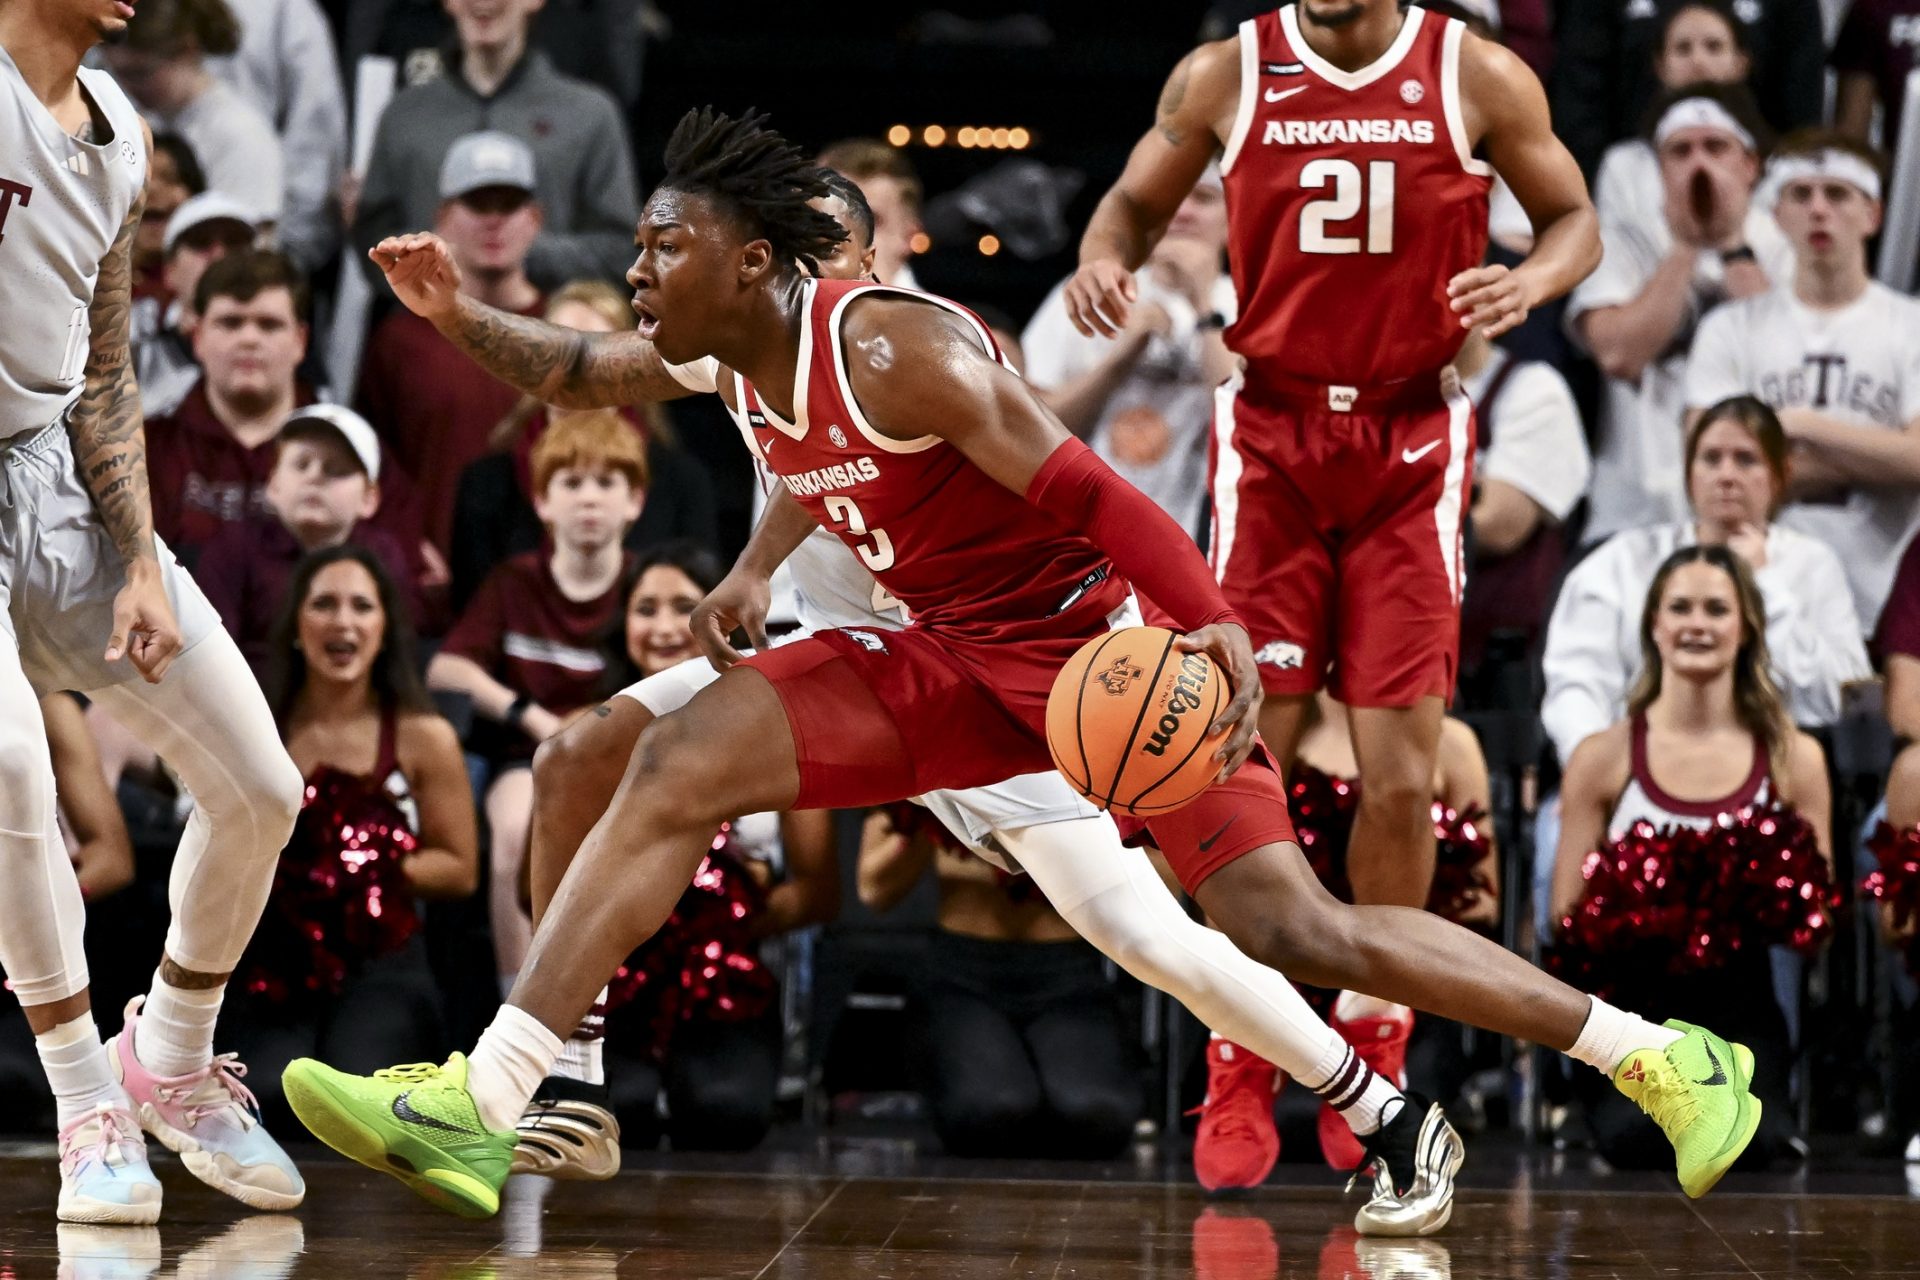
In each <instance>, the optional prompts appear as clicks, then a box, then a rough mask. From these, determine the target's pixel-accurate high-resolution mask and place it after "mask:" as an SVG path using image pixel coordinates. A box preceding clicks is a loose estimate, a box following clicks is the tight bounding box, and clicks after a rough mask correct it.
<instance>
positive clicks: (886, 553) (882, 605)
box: [826, 498, 907, 613]
mask: <svg viewBox="0 0 1920 1280" xmlns="http://www.w3.org/2000/svg"><path fill="white" fill-rule="evenodd" d="M826 507H827V515H828V516H830V517H832V518H833V519H834V520H837V521H839V522H840V523H841V524H843V525H845V526H846V529H847V532H848V533H850V534H852V535H853V536H854V537H856V538H868V539H871V540H872V541H871V544H868V543H862V544H861V545H859V546H856V547H855V548H854V552H855V553H856V554H858V555H859V557H860V563H861V564H864V565H865V566H867V570H868V571H869V572H871V573H885V572H886V571H887V570H888V569H891V568H893V539H892V538H889V537H888V536H887V531H886V530H885V529H869V528H867V518H866V517H865V516H863V515H861V514H860V508H859V507H858V506H856V505H855V504H854V501H853V499H851V498H828V499H827V501H826ZM906 607H907V606H906V605H904V604H902V603H901V602H900V601H899V600H896V599H894V597H893V596H892V595H890V594H889V593H888V591H887V589H886V588H885V587H883V586H881V585H880V584H879V583H878V582H875V583H874V584H873V611H874V612H875V613H885V612H887V611H888V610H889V609H900V610H905V609H906Z"/></svg>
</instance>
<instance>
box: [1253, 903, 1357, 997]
mask: <svg viewBox="0 0 1920 1280" xmlns="http://www.w3.org/2000/svg"><path fill="white" fill-rule="evenodd" d="M1350 910H1351V908H1349V907H1347V906H1345V905H1344V904H1343V903H1340V902H1337V901H1335V900H1334V899H1332V898H1328V899H1327V900H1326V902H1325V903H1315V904H1312V905H1310V906H1308V905H1303V906H1302V907H1301V909H1299V910H1297V911H1296V910H1294V909H1293V907H1292V905H1291V904H1289V907H1288V909H1287V910H1285V911H1284V912H1277V913H1276V914H1275V915H1274V916H1272V917H1270V918H1269V919H1266V920H1263V921H1261V922H1260V923H1259V924H1258V925H1257V926H1255V927H1254V928H1253V929H1252V930H1251V931H1250V932H1251V936H1250V937H1245V938H1234V939H1233V941H1234V942H1235V943H1237V944H1239V946H1240V948H1241V949H1242V950H1243V951H1245V952H1247V954H1249V955H1251V956H1253V957H1254V958H1255V959H1257V960H1259V961H1260V962H1261V963H1262V964H1264V965H1267V966H1268V967H1269V968H1273V969H1278V970H1279V971H1280V972H1281V973H1283V974H1285V975H1286V976H1287V977H1289V978H1292V979H1294V980H1295V981H1296V982H1308V983H1313V984H1315V985H1325V984H1324V983H1322V982H1320V981H1319V979H1320V978H1321V977H1322V976H1324V975H1325V974H1327V973H1328V972H1330V971H1332V970H1334V969H1337V968H1338V967H1339V957H1340V955H1341V953H1342V952H1343V951H1344V949H1345V938H1346V922H1345V920H1344V919H1343V918H1342V917H1344V916H1345V915H1346V914H1347V913H1348V912H1349V911H1350Z"/></svg>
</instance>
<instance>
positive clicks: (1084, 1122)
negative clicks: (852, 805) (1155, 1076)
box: [859, 804, 1141, 1159]
mask: <svg viewBox="0 0 1920 1280" xmlns="http://www.w3.org/2000/svg"><path fill="white" fill-rule="evenodd" d="M929 868H932V870H933V872H934V875H935V876H936V877H937V878H938V880H939V885H940V909H939V916H938V921H937V927H936V929H935V931H934V935H933V939H932V946H931V954H930V955H929V957H928V962H927V964H926V966H925V974H924V980H923V981H922V982H921V983H920V984H919V986H920V989H919V990H918V991H917V992H916V994H915V1001H916V1007H917V1013H918V1021H919V1026H920V1030H921V1035H920V1040H919V1045H918V1048H919V1052H918V1053H916V1054H915V1055H914V1057H915V1060H916V1061H915V1065H916V1070H917V1074H918V1075H919V1077H920V1080H921V1089H922V1091H923V1092H924V1093H925V1094H926V1098H927V1103H928V1106H929V1108H930V1110H931V1111H932V1113H933V1125H934V1129H935V1131H936V1132H938V1134H939V1135H940V1141H941V1142H942V1143H943V1144H944V1145H945V1146H946V1149H947V1150H948V1151H949V1152H951V1153H953V1154H954V1155H963V1156H1033V1155H1046V1156H1050V1157H1056V1158H1061V1159H1076V1158H1086V1159H1099V1158H1107V1157H1111V1156H1113V1155H1116V1154H1117V1153H1119V1152H1120V1151H1121V1150H1122V1149H1124V1148H1125V1146H1126V1144H1127V1141H1128V1139H1129V1138H1130V1137H1131V1135H1132V1133H1133V1126H1134V1122H1135V1121H1136V1120H1137V1119H1138V1118H1139V1115H1140V1103H1141V1091H1140V1077H1139V1073H1138V1070H1137V1065H1136V1062H1135V1058H1134V1054H1133V1051H1132V1048H1131V1047H1130V1045H1129V1042H1128V1040H1127V1035H1126V1031H1125V1028H1124V1025H1123V1023H1122V1020H1121V1017H1120V1010H1119V1006H1118V1003H1117V1001H1116V1000H1115V996H1114V988H1113V984H1112V983H1111V982H1109V981H1108V979H1107V975H1106V962H1105V961H1104V960H1103V959H1102V958H1101V956H1100V954H1099V952H1097V951H1095V950H1094V949H1093V948H1092V947H1090V946H1088V945H1087V944H1086V943H1085V942H1084V941H1082V940H1081V939H1080V937H1079V935H1077V934H1075V933H1074V931H1073V929H1072V927H1071V926H1069V925H1068V924H1067V922H1066V921H1065V920H1063V919H1061V918H1060V914H1059V912H1057V911H1055V910H1054V909H1053V907H1052V905H1051V904H1049V903H1048V902H1047V900H1046V898H1045V897H1043V896H1042V895H1041V893H1040V891H1039V890H1038V889H1036V888H1035V887H1034V885H1033V883H1032V881H1030V880H1028V879H1027V878H1026V877H1025V876H1011V875H1009V874H1007V872H1005V871H1003V870H1001V869H1000V868H999V867H996V866H994V865H992V864H990V863H988V862H987V861H986V860H985V859H984V858H982V857H981V856H980V855H979V854H978V853H976V852H974V851H973V850H971V849H969V848H968V847H967V846H966V845H964V844H963V843H961V841H960V840H958V839H957V838H956V837H955V836H954V835H953V834H952V833H951V832H949V831H948V830H947V828H946V827H945V826H943V825H942V824H941V822H940V820H939V819H938V818H936V817H934V816H933V815H932V814H931V813H929V812H927V811H926V810H925V809H921V808H918V807H917V806H914V805H911V804H898V805H892V806H889V807H888V808H886V809H881V810H875V811H874V812H873V813H870V814H869V815H867V822H866V829H865V831H864V832H863V834H862V838H861V842H860V869H859V886H860V901H861V902H862V903H864V904H865V905H866V906H867V908H868V909H869V910H873V911H886V910H889V909H891V908H892V907H893V906H895V905H896V904H898V903H899V902H900V900H901V899H903V898H905V897H906V896H907V894H908V892H909V891H911V890H912V889H913V887H914V885H915V884H917V883H918V882H919V881H920V878H921V877H922V876H924V875H925V874H926V873H927V870H928V869H929Z"/></svg>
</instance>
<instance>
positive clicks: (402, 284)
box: [367, 231, 460, 320]
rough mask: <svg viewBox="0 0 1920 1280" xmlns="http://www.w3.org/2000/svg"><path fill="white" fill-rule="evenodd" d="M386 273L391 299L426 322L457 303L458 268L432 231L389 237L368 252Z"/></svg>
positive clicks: (447, 250)
mask: <svg viewBox="0 0 1920 1280" xmlns="http://www.w3.org/2000/svg"><path fill="white" fill-rule="evenodd" d="M367 256H368V257H370V258H372V259H373V261H374V263H375V265H377V266H378V267H379V268H380V269H381V270H382V271H384V272H386V273H387V284H388V285H389V286H390V287H391V288H392V289H393V295H394V297H396V298H398V299H400V301H401V302H403V303H405V304H406V307H407V310H409V311H411V312H413V313H414V314H416V315H420V316H424V317H426V318H427V319H429V320H433V319H436V318H438V317H440V316H443V315H447V314H449V313H450V312H452V310H453V309H454V307H455V306H457V305H458V304H459V301H460V267H459V264H458V263H456V262H454V260H453V252H452V251H451V250H449V249H448V248H447V242H446V241H444V240H442V239H441V238H440V237H439V236H436V235H434V234H433V233H432V232H431V231H416V232H414V233H412V234H411V235H404V236H388V237H387V238H386V239H385V240H382V241H381V242H380V243H379V244H376V245H375V246H373V248H371V249H369V250H368V251H367Z"/></svg>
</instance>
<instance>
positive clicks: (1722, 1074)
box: [1694, 1045, 1727, 1087]
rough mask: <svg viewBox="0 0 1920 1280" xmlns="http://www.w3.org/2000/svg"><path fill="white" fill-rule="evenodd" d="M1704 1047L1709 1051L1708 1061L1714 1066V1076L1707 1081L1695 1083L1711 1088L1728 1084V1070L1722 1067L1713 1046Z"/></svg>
mask: <svg viewBox="0 0 1920 1280" xmlns="http://www.w3.org/2000/svg"><path fill="white" fill-rule="evenodd" d="M1704 1047H1705V1049H1706V1051H1707V1061H1708V1062H1711V1063H1712V1064H1713V1074H1712V1075H1710V1076H1708V1077H1707V1078H1706V1079H1705V1080H1696V1081H1695V1082H1694V1083H1695V1084H1704V1085H1707V1086H1709V1087H1711V1086H1713V1085H1716V1084H1725V1083H1726V1082H1727V1069H1726V1068H1725V1067H1723V1066H1721V1065H1720V1058H1719V1056H1718V1055H1717V1054H1715V1053H1714V1051H1713V1046H1712V1045H1706V1046H1704Z"/></svg>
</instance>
